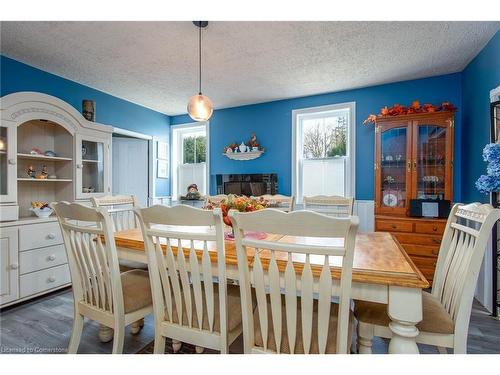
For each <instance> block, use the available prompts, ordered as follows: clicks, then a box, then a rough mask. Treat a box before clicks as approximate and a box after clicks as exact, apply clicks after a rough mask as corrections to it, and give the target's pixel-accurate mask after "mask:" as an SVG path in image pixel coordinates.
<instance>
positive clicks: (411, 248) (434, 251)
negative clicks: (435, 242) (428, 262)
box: [401, 243, 439, 258]
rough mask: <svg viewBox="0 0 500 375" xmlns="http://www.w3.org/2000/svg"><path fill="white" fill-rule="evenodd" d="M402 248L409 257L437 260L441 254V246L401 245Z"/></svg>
mask: <svg viewBox="0 0 500 375" xmlns="http://www.w3.org/2000/svg"><path fill="white" fill-rule="evenodd" d="M401 246H402V247H403V249H404V250H405V251H406V253H407V254H409V255H417V256H424V257H434V258H437V256H438V254H439V246H428V245H415V244H408V243H406V244H405V243H404V244H401Z"/></svg>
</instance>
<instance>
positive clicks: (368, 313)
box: [354, 292, 455, 334]
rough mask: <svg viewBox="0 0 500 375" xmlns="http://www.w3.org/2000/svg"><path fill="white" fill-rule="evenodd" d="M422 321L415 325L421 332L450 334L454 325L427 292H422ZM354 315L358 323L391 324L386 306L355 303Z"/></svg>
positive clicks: (371, 303)
mask: <svg viewBox="0 0 500 375" xmlns="http://www.w3.org/2000/svg"><path fill="white" fill-rule="evenodd" d="M422 312H423V314H422V315H423V319H422V321H421V322H420V323H418V324H417V328H418V329H419V330H420V331H422V332H430V333H442V334H450V333H453V332H454V328H455V324H454V323H453V320H452V319H451V316H450V314H448V312H447V311H446V310H445V309H444V307H443V305H442V304H441V302H440V301H439V300H438V299H437V298H436V297H434V296H433V295H431V294H430V293H427V292H422ZM354 315H355V316H356V319H358V321H360V322H364V323H370V324H375V325H378V326H388V325H389V323H390V322H391V319H390V318H389V315H387V305H385V304H383V303H374V302H366V301H355V307H354Z"/></svg>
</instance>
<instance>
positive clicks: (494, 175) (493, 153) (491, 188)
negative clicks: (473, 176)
mask: <svg viewBox="0 0 500 375" xmlns="http://www.w3.org/2000/svg"><path fill="white" fill-rule="evenodd" d="M483 160H484V161H485V162H488V167H487V169H486V173H487V174H485V175H482V176H481V177H479V179H478V180H477V181H476V188H477V190H479V191H480V192H481V193H485V194H487V193H492V192H498V191H500V143H490V144H487V145H486V146H485V148H484V150H483Z"/></svg>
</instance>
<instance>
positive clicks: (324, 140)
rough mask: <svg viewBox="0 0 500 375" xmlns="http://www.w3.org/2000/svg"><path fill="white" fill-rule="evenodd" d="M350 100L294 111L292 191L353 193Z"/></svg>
mask: <svg viewBox="0 0 500 375" xmlns="http://www.w3.org/2000/svg"><path fill="white" fill-rule="evenodd" d="M354 108H355V104H354V103H343V104H335V105H328V106H322V107H315V108H306V109H300V110H294V111H293V112H292V114H293V124H292V126H293V131H292V133H293V147H292V150H293V155H292V163H293V165H292V180H293V188H292V190H293V194H294V195H295V197H296V198H297V202H298V203H302V198H303V197H304V196H311V195H341V196H346V197H353V196H354V189H355V185H354V171H355V169H354V145H355V143H354V129H355V119H354V114H355V113H354Z"/></svg>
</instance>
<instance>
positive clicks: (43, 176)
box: [36, 165, 49, 180]
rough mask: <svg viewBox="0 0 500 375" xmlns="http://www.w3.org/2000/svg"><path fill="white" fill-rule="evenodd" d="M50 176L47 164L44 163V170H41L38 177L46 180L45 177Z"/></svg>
mask: <svg viewBox="0 0 500 375" xmlns="http://www.w3.org/2000/svg"><path fill="white" fill-rule="evenodd" d="M48 176H49V171H48V170H47V166H46V165H43V166H42V171H41V172H40V174H39V175H38V176H37V177H36V178H37V179H39V180H45V179H47V177H48Z"/></svg>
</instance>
